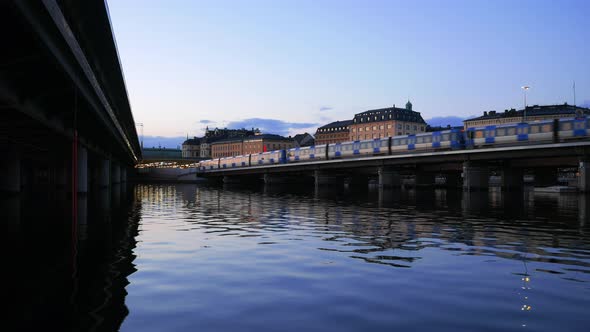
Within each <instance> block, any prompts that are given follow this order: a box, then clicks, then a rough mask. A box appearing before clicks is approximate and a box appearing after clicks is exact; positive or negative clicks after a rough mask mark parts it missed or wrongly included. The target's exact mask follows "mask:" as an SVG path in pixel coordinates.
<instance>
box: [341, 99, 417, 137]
mask: <svg viewBox="0 0 590 332" xmlns="http://www.w3.org/2000/svg"><path fill="white" fill-rule="evenodd" d="M425 131H426V122H425V121H424V119H423V118H422V116H421V115H420V113H419V112H416V111H413V110H412V103H411V102H410V101H409V100H408V103H407V104H406V108H397V107H395V105H393V107H390V108H381V109H375V110H369V111H366V112H363V113H359V114H356V115H355V116H354V118H353V119H352V124H351V125H350V133H349V139H348V140H350V141H356V140H365V139H374V138H381V137H390V136H399V135H410V134H417V133H423V132H425Z"/></svg>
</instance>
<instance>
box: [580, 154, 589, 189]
mask: <svg viewBox="0 0 590 332" xmlns="http://www.w3.org/2000/svg"><path fill="white" fill-rule="evenodd" d="M578 190H580V191H581V192H590V161H588V160H582V161H580V163H579V165H578Z"/></svg>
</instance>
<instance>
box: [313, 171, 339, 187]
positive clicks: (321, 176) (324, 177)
mask: <svg viewBox="0 0 590 332" xmlns="http://www.w3.org/2000/svg"><path fill="white" fill-rule="evenodd" d="M313 177H314V180H315V186H316V187H319V186H326V185H335V184H338V183H339V182H341V179H340V178H339V177H338V176H336V175H333V174H330V173H327V172H325V171H317V170H316V171H314V173H313Z"/></svg>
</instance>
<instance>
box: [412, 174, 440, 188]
mask: <svg viewBox="0 0 590 332" xmlns="http://www.w3.org/2000/svg"><path fill="white" fill-rule="evenodd" d="M435 184H436V174H434V173H432V172H425V171H417V172H416V176H415V180H414V186H416V187H433V186H434V185H435Z"/></svg>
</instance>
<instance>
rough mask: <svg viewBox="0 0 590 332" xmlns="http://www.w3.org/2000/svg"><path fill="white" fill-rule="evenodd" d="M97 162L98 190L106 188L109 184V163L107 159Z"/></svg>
mask: <svg viewBox="0 0 590 332" xmlns="http://www.w3.org/2000/svg"><path fill="white" fill-rule="evenodd" d="M98 162H99V165H98V186H99V187H100V188H106V187H108V186H109V184H110V183H111V161H110V160H109V159H101V160H99V161H98Z"/></svg>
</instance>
